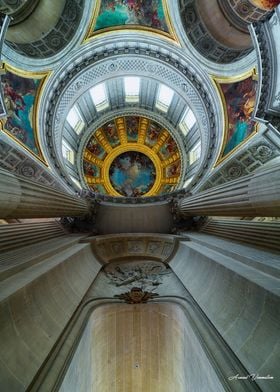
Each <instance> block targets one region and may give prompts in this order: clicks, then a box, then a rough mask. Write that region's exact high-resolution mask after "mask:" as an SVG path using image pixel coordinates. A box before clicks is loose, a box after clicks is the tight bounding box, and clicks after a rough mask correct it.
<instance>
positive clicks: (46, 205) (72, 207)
mask: <svg viewBox="0 0 280 392" xmlns="http://www.w3.org/2000/svg"><path fill="white" fill-rule="evenodd" d="M88 211H89V209H88V204H87V202H86V201H85V200H83V199H81V198H79V197H77V196H73V195H70V194H67V193H66V192H61V191H58V190H55V189H53V188H50V187H47V186H45V185H41V184H38V183H36V182H34V181H31V180H27V179H25V178H24V177H22V176H19V175H16V174H14V173H10V172H8V171H7V170H4V169H2V168H0V219H13V218H16V219H20V218H54V217H62V216H83V215H86V214H87V212H88Z"/></svg>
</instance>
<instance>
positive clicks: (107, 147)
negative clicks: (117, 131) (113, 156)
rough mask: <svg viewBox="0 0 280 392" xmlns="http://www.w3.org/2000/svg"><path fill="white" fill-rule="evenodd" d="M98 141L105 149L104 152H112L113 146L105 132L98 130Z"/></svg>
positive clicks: (96, 133) (96, 134)
mask: <svg viewBox="0 0 280 392" xmlns="http://www.w3.org/2000/svg"><path fill="white" fill-rule="evenodd" d="M95 136H96V139H97V140H98V141H99V143H100V145H101V146H102V147H103V148H104V150H105V151H106V152H107V153H108V154H109V153H110V152H111V151H112V146H111V144H110V143H109V142H108V140H107V138H106V136H105V134H104V132H103V130H102V129H98V130H97V131H96V132H95Z"/></svg>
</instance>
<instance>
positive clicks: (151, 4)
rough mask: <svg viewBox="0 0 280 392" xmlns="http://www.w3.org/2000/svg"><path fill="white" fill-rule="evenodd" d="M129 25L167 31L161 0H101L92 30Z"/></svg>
mask: <svg viewBox="0 0 280 392" xmlns="http://www.w3.org/2000/svg"><path fill="white" fill-rule="evenodd" d="M131 25H138V26H144V27H149V28H152V29H157V30H161V31H163V32H168V28H167V24H166V20H165V16H164V9H163V3H162V0H101V2H100V8H99V12H98V16H97V20H96V24H95V26H94V31H98V30H103V29H107V28H110V27H116V26H131Z"/></svg>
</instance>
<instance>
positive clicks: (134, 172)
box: [109, 151, 156, 197]
mask: <svg viewBox="0 0 280 392" xmlns="http://www.w3.org/2000/svg"><path fill="white" fill-rule="evenodd" d="M109 177H110V182H111V184H112V186H113V188H114V189H115V190H116V191H117V192H118V193H119V194H120V195H122V196H128V197H131V196H132V197H137V196H143V195H145V194H146V193H148V192H149V190H150V189H151V188H152V187H153V185H154V182H155V178H156V169H155V166H154V164H153V162H152V161H151V160H150V158H148V157H147V156H146V155H145V154H143V153H141V152H138V151H127V152H124V153H122V154H120V155H119V156H117V157H116V158H115V159H114V160H113V162H112V164H111V166H110V170H109Z"/></svg>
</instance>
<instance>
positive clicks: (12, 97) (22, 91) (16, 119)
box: [2, 71, 40, 155]
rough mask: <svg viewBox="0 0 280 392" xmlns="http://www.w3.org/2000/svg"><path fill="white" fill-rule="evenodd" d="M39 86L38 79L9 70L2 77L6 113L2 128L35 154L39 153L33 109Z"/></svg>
mask: <svg viewBox="0 0 280 392" xmlns="http://www.w3.org/2000/svg"><path fill="white" fill-rule="evenodd" d="M39 86H40V79H30V78H24V77H21V76H18V75H15V74H14V73H12V72H9V71H7V72H6V74H5V75H4V76H3V77H2V88H3V92H4V101H5V106H6V110H7V114H8V116H7V120H6V123H5V125H4V129H5V130H6V131H7V132H8V133H10V134H11V135H12V136H14V137H15V138H16V139H17V140H18V141H20V142H21V143H22V144H24V145H25V146H26V147H27V148H28V149H29V150H31V151H32V152H33V153H34V154H36V155H39V154H40V150H39V147H38V144H37V140H36V136H35V129H34V127H35V124H34V120H33V111H34V103H35V99H36V94H37V93H38V90H39Z"/></svg>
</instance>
